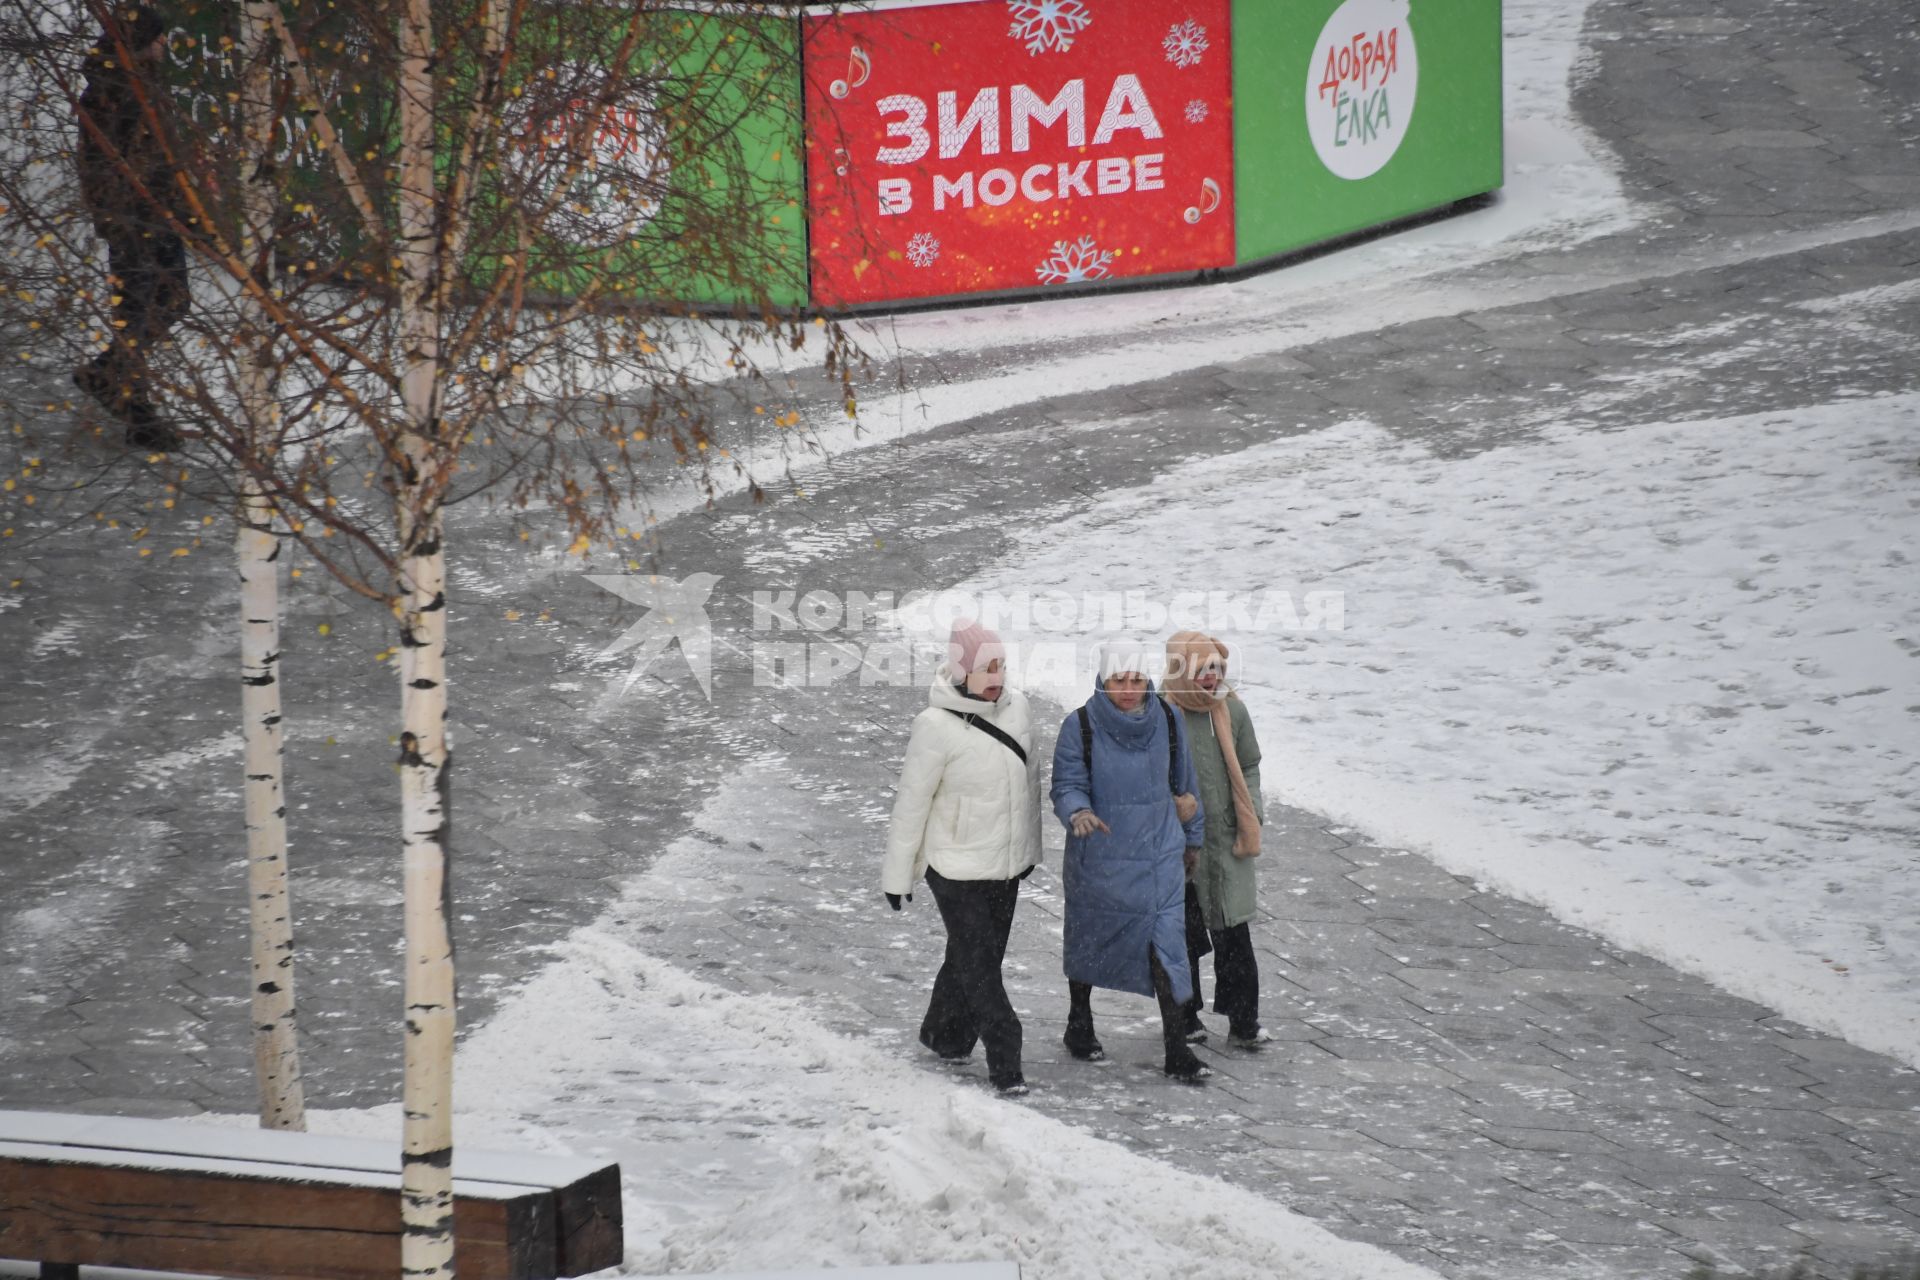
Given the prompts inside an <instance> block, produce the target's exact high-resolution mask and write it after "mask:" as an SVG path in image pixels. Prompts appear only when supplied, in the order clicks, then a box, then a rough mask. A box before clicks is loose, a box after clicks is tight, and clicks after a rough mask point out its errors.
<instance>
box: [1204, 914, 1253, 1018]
mask: <svg viewBox="0 0 1920 1280" xmlns="http://www.w3.org/2000/svg"><path fill="white" fill-rule="evenodd" d="M1207 937H1208V938H1209V939H1210V940H1211V941H1212V942H1213V1011H1214V1012H1215V1013H1224V1014H1226V1015H1227V1028H1228V1034H1230V1035H1236V1036H1250V1035H1252V1034H1253V1033H1254V1032H1256V1031H1258V1030H1259V1029H1260V962H1259V960H1258V959H1256V958H1255V956H1254V953H1253V933H1252V931H1251V930H1249V929H1248V928H1247V925H1246V922H1245V921H1242V922H1241V923H1239V924H1236V925H1234V926H1233V927H1232V928H1230V929H1209V930H1208V931H1207ZM1197 941H1198V939H1196V938H1195V937H1194V936H1193V933H1192V932H1191V931H1189V932H1188V934H1187V960H1188V961H1189V963H1191V964H1192V965H1193V999H1191V1000H1189V1001H1188V1002H1187V1008H1188V1009H1189V1010H1191V1011H1192V1012H1194V1013H1199V1012H1200V1010H1201V1009H1203V1008H1205V1007H1206V1004H1205V1002H1204V1001H1203V1000H1202V999H1201V998H1200V957H1199V956H1198V955H1196V954H1195V953H1194V946H1195V944H1196V942H1197Z"/></svg>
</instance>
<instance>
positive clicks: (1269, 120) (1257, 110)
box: [1233, 0, 1502, 262]
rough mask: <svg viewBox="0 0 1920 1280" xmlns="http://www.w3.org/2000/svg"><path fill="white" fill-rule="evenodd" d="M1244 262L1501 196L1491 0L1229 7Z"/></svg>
mask: <svg viewBox="0 0 1920 1280" xmlns="http://www.w3.org/2000/svg"><path fill="white" fill-rule="evenodd" d="M1233 22H1234V41H1233V44H1234V107H1235V121H1234V132H1235V142H1236V155H1235V160H1236V165H1237V169H1236V173H1237V178H1238V182H1239V202H1238V206H1237V207H1238V229H1239V252H1240V260H1241V261H1242V262H1253V261H1258V260H1259V259H1261V258H1266V257H1271V256H1273V255H1275V254H1278V253H1284V252H1286V251H1288V250H1291V249H1299V248H1303V247H1305V246H1307V245H1311V244H1315V243H1318V242H1320V241H1323V240H1328V239H1331V238H1333V237H1335V236H1340V235H1344V234H1346V233H1348V232H1351V231H1358V230H1361V229H1363V228H1366V227H1374V226H1379V225H1381V224H1383V223H1387V222H1392V221H1394V220H1396V219H1399V218H1404V217H1407V216H1409V215H1411V214H1416V213H1422V212H1425V211H1426V210H1429V209H1437V208H1439V207H1441V206H1443V205H1446V204H1450V203H1452V202H1453V201H1456V200H1461V199H1465V198H1466V197H1468V196H1474V195H1480V194H1482V193H1484V192H1488V191H1492V190H1494V189H1495V188H1497V187H1499V185H1500V183H1501V176H1502V173H1501V170H1502V147H1501V84H1500V76H1501V65H1500V0H1289V2H1288V3H1285V4H1276V3H1274V0H1234V6H1233Z"/></svg>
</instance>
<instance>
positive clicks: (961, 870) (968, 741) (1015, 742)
mask: <svg viewBox="0 0 1920 1280" xmlns="http://www.w3.org/2000/svg"><path fill="white" fill-rule="evenodd" d="M927 701H928V703H929V705H928V707H927V709H926V710H925V711H922V712H921V713H920V714H919V715H918V716H916V717H915V718H914V721H913V732H912V734H911V735H910V736H909V737H908V739H907V762H906V765H905V767H904V768H903V769H902V770H901V772H900V785H899V787H898V789H897V790H896V791H895V793H894V799H893V820H892V823H891V825H890V826H889V828H888V831H887V856H886V861H885V863H884V864H883V865H882V867H881V871H880V888H881V892H883V893H884V894H885V895H886V898H887V903H888V905H889V906H891V907H892V908H893V909H894V910H895V911H898V910H899V909H900V901H901V899H902V898H906V899H908V900H911V899H912V897H913V886H914V882H915V881H917V880H919V879H920V877H921V876H922V875H924V876H925V877H926V880H927V887H928V888H930V889H932V890H933V898H934V901H935V902H936V903H937V904H939V907H940V918H941V920H942V922H944V923H945V924H946V926H947V955H946V961H945V963H943V964H942V965H941V966H940V975H939V976H938V977H937V978H935V979H934V983H933V998H932V999H931V1000H930V1001H928V1004H927V1016H926V1018H925V1019H924V1020H923V1021H922V1022H921V1024H920V1043H921V1044H924V1045H925V1046H927V1048H929V1049H931V1050H933V1052H935V1053H937V1054H939V1055H940V1056H941V1057H943V1058H947V1059H949V1060H953V1061H958V1060H961V1059H964V1058H966V1057H969V1056H970V1055H971V1054H972V1053H973V1046H974V1043H975V1042H976V1041H978V1042H980V1043H982V1044H984V1045H985V1046H986V1051H987V1077H988V1079H990V1080H991V1081H992V1082H993V1085H994V1087H995V1088H997V1089H999V1090H1000V1091H1001V1092H1002V1093H1025V1092H1026V1091H1027V1084H1026V1080H1025V1078H1024V1077H1023V1076H1022V1075H1021V1071H1020V1041H1021V1029H1020V1016H1019V1015H1018V1014H1017V1013H1015V1012H1014V1010H1013V1002H1012V1001H1010V1000H1008V999H1007V989H1006V986H1005V984H1004V983H1003V982H1002V981H1001V976H1000V966H1001V962H1002V961H1003V960H1004V959H1005V958H1006V954H1007V936H1008V934H1010V933H1011V932H1012V930H1013V909H1014V906H1015V904H1016V903H1017V902H1018V901H1019V898H1020V881H1022V880H1024V879H1026V878H1027V875H1028V874H1029V873H1030V872H1031V871H1032V870H1033V868H1034V867H1035V866H1036V865H1038V863H1039V861H1040V753H1039V752H1038V751H1036V750H1034V742H1033V719H1032V716H1031V715H1030V714H1029V712H1028V708H1027V700H1026V697H1025V696H1024V695H1023V694H1021V693H1020V691H1019V690H1017V689H1011V688H1008V687H1007V683H1006V650H1005V648H1004V646H1002V645H1001V643H1000V638H999V637H998V636H996V635H995V634H994V633H993V632H991V631H989V630H987V629H986V628H985V627H983V626H981V625H980V624H979V623H977V622H974V621H971V620H966V619H963V620H961V621H958V622H955V623H954V624H953V636H952V639H951V640H950V641H949V643H948V646H947V661H946V663H945V664H944V665H943V666H942V667H941V668H940V672H939V674H938V675H937V676H935V678H934V682H933V688H932V689H931V691H930V692H929V694H928V697H927Z"/></svg>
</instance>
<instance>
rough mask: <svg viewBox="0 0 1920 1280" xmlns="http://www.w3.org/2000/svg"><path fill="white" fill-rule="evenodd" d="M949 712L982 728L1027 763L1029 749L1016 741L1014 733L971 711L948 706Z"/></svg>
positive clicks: (981, 729)
mask: <svg viewBox="0 0 1920 1280" xmlns="http://www.w3.org/2000/svg"><path fill="white" fill-rule="evenodd" d="M947 713H948V714H949V715H956V716H959V717H960V718H961V719H962V720H965V721H966V722H967V723H968V724H970V725H972V726H973V727H974V728H976V729H978V730H980V732H982V733H984V734H986V735H987V736H988V737H989V738H992V739H993V740H994V741H996V742H998V743H999V744H1000V745H1001V746H1003V747H1005V748H1006V749H1007V750H1009V751H1011V752H1013V754H1015V755H1017V756H1019V757H1020V763H1021V764H1025V763H1026V762H1027V749H1026V748H1025V747H1023V746H1021V745H1020V744H1019V743H1017V742H1015V741H1014V740H1013V735H1012V734H1010V733H1008V732H1007V731H1006V730H1005V729H1002V728H1001V727H1000V726H999V725H997V724H995V723H993V721H991V720H986V719H983V718H981V717H980V716H977V715H974V714H973V713H972V712H971V711H959V710H956V709H955V708H953V707H948V708H947Z"/></svg>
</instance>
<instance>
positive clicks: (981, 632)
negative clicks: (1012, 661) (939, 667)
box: [947, 618, 1007, 675]
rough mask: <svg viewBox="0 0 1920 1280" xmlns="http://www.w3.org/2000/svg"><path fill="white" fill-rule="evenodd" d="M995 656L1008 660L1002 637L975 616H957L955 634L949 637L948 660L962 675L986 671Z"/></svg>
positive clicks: (954, 626)
mask: <svg viewBox="0 0 1920 1280" xmlns="http://www.w3.org/2000/svg"><path fill="white" fill-rule="evenodd" d="M995 658H998V659H1000V660H1001V661H1002V662H1005V661H1006V658H1007V650H1006V646H1005V645H1003V644H1001V643H1000V637H999V636H998V635H996V634H994V633H993V632H991V631H989V630H987V629H986V628H985V627H983V626H981V625H980V623H979V620H978V619H975V618H955V619H954V620H953V634H952V635H951V636H949V637H948V639H947V662H948V663H949V664H951V665H952V667H953V669H954V671H955V672H956V673H958V674H960V675H972V674H973V673H974V672H976V671H984V670H986V668H987V664H988V663H990V662H992V661H993V660H994V659H995Z"/></svg>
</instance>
